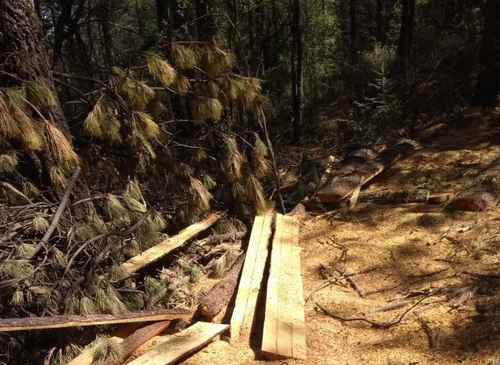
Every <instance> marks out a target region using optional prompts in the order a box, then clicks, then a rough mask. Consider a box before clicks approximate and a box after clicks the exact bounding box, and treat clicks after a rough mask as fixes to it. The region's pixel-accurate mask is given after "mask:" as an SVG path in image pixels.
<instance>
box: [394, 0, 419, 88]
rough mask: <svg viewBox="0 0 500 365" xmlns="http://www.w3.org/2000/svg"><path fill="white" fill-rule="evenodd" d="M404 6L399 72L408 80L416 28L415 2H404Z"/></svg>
mask: <svg viewBox="0 0 500 365" xmlns="http://www.w3.org/2000/svg"><path fill="white" fill-rule="evenodd" d="M402 4H403V8H402V12H401V31H400V33H399V43H398V52H397V54H398V63H399V64H398V72H400V73H402V74H403V75H404V76H405V78H407V76H408V68H409V62H410V56H411V49H412V43H413V30H414V26H415V0H402Z"/></svg>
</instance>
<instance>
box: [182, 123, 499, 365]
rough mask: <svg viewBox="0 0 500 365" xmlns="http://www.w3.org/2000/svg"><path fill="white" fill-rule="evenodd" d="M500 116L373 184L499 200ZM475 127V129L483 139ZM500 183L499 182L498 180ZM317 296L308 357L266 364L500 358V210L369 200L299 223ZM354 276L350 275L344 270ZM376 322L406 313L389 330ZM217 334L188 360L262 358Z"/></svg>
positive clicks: (311, 301)
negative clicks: (472, 192)
mask: <svg viewBox="0 0 500 365" xmlns="http://www.w3.org/2000/svg"><path fill="white" fill-rule="evenodd" d="M498 127H499V124H496V126H495V124H493V126H492V125H491V124H488V125H487V124H485V125H484V126H483V127H478V126H477V125H470V126H469V127H468V128H466V129H465V130H464V129H461V130H459V131H456V132H455V133H454V132H453V131H452V130H450V131H449V132H448V133H446V134H445V136H444V137H441V138H440V139H439V140H436V141H435V142H434V143H432V144H430V145H428V146H426V147H425V148H423V149H422V150H419V151H417V152H416V153H415V154H413V155H412V156H411V157H410V158H408V159H406V160H404V161H401V162H399V163H398V164H397V165H396V166H394V167H393V168H391V169H390V171H388V172H387V173H385V174H384V175H383V176H381V177H380V178H378V179H377V180H376V181H375V182H374V183H373V184H372V185H371V186H370V187H369V188H368V190H369V191H379V190H380V189H389V190H404V189H410V188H417V187H418V188H423V189H427V190H428V191H429V192H431V193H444V192H453V193H459V192H463V191H465V190H469V189H472V188H474V189H476V188H481V189H483V190H484V189H486V190H489V191H490V193H491V194H492V195H493V196H495V197H496V198H497V199H498V197H499V195H498V191H499V189H498V186H499V185H500V174H497V176H496V178H497V181H496V182H495V176H493V178H492V177H491V176H490V177H488V176H487V175H488V173H489V172H488V171H489V170H487V168H488V166H490V165H491V163H492V162H494V161H495V160H496V159H498V158H499V157H500V145H499V144H500V134H499V133H498V132H499V128H498ZM471 136H474V137H473V138H472V137H471ZM495 184H496V185H495ZM301 245H302V248H303V251H302V260H303V263H302V268H303V278H304V287H305V296H306V298H307V303H306V307H305V311H306V322H307V342H308V351H309V358H308V360H307V361H305V362H299V361H292V360H283V361H275V362H266V363H267V364H311V365H316V364H317V365H319V364H332V365H333V364H384V365H389V364H393V365H396V364H401V365H402V364H407V365H409V364H471V365H472V364H491V365H493V364H500V346H498V343H499V340H500V290H499V289H500V275H498V272H499V270H498V268H499V267H500V251H499V248H500V209H499V208H498V206H497V203H496V202H494V203H491V204H490V205H489V207H488V209H487V210H486V211H484V212H449V211H447V210H446V209H444V207H443V206H431V205H428V204H400V205H376V204H373V203H365V204H360V205H358V206H357V207H356V208H355V209H354V210H351V211H347V210H345V211H337V212H336V213H335V214H332V215H326V216H325V215H323V216H316V217H313V216H306V217H303V219H302V220H301ZM349 274H351V275H352V276H349V278H350V281H349V280H347V279H346V275H349ZM317 304H319V305H320V306H322V307H323V308H326V309H327V310H328V311H330V312H331V313H334V315H335V316H340V317H343V318H352V317H362V318H367V319H369V320H370V321H374V322H377V323H382V322H385V323H387V322H392V321H394V320H398V319H400V322H398V324H397V325H394V326H392V327H390V328H385V329H380V328H373V327H372V326H371V325H370V324H368V323H364V322H362V321H350V322H345V321H340V320H339V319H336V318H332V317H330V316H328V315H326V314H325V313H323V312H322V311H321V310H319V308H318V306H317ZM259 363H264V362H263V361H258V360H255V354H254V353H253V352H252V351H250V350H249V349H247V348H246V346H244V345H238V344H229V343H227V342H224V341H217V342H214V343H212V344H211V345H209V346H208V347H206V348H205V349H203V350H202V351H200V352H199V353H198V354H196V355H194V356H193V357H191V358H189V359H188V360H186V361H185V362H184V364H189V365H201V364H259Z"/></svg>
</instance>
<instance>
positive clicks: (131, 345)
mask: <svg viewBox="0 0 500 365" xmlns="http://www.w3.org/2000/svg"><path fill="white" fill-rule="evenodd" d="M169 325H170V321H163V322H158V323H153V324H150V325H149V326H146V327H143V328H141V329H138V330H137V331H135V332H134V333H133V334H131V335H130V336H128V337H127V338H126V339H125V340H124V341H123V342H122V343H121V344H120V358H119V359H118V361H114V360H109V361H105V362H104V363H103V364H102V365H119V364H123V363H124V362H125V360H126V359H127V358H128V357H129V356H130V355H132V354H133V353H134V351H135V350H137V349H138V348H139V347H141V346H142V345H144V344H145V343H146V342H148V341H149V340H150V339H152V338H153V337H155V336H158V335H160V334H161V333H162V332H163V331H165V330H166V329H167V328H168V326H169ZM75 365H76V364H75Z"/></svg>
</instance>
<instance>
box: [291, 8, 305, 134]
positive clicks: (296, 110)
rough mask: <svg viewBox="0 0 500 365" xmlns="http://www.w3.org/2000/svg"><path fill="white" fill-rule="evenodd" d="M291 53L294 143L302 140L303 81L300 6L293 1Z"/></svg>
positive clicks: (302, 38)
mask: <svg viewBox="0 0 500 365" xmlns="http://www.w3.org/2000/svg"><path fill="white" fill-rule="evenodd" d="M292 12H293V29H292V33H293V47H292V48H293V51H292V59H293V62H294V63H295V65H294V67H293V68H292V69H293V72H294V74H295V76H294V77H293V80H292V81H293V84H294V85H293V86H292V87H293V131H294V139H295V141H296V142H298V141H300V139H301V138H302V129H303V119H304V117H303V114H304V111H303V95H302V94H303V80H304V66H303V64H304V34H303V29H302V6H301V2H300V0H293V10H292Z"/></svg>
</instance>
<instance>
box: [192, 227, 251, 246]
mask: <svg viewBox="0 0 500 365" xmlns="http://www.w3.org/2000/svg"><path fill="white" fill-rule="evenodd" d="M246 234H247V230H246V229H245V230H243V231H238V232H230V233H224V234H216V235H213V236H210V237H207V238H205V239H203V240H201V241H199V242H197V244H198V245H199V246H205V245H213V244H214V243H219V242H224V241H236V240H240V239H242V238H243V237H245V235H246Z"/></svg>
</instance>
